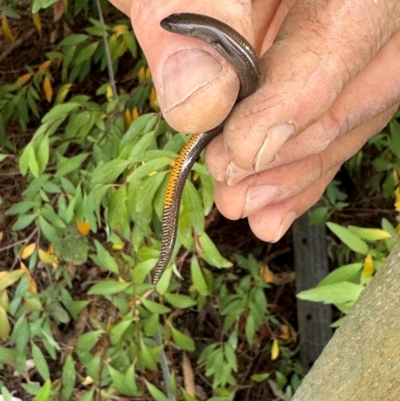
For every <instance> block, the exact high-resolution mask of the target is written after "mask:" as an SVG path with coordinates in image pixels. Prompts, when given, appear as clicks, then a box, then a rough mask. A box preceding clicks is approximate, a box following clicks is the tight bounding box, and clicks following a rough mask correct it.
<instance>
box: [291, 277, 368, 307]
mask: <svg viewBox="0 0 400 401" xmlns="http://www.w3.org/2000/svg"><path fill="white" fill-rule="evenodd" d="M364 288H365V287H364V286H362V285H359V284H354V283H349V282H347V281H345V282H343V283H336V284H328V285H323V286H321V287H316V288H312V289H310V290H306V291H302V292H300V293H299V294H297V298H299V299H302V300H305V301H312V302H323V303H325V304H342V303H347V302H355V301H356V300H357V299H358V297H359V296H360V294H361V292H362V290H363V289H364Z"/></svg>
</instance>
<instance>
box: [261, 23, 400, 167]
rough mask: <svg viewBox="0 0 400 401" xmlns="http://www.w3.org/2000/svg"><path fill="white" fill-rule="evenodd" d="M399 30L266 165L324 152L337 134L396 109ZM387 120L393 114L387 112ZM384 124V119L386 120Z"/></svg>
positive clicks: (399, 95)
mask: <svg viewBox="0 0 400 401" xmlns="http://www.w3.org/2000/svg"><path fill="white" fill-rule="evenodd" d="M399 49H400V31H398V32H396V33H395V34H394V35H393V36H392V37H391V38H390V39H389V41H388V42H387V43H386V44H385V45H384V46H383V47H382V48H381V49H380V50H379V52H378V53H377V54H376V55H375V57H374V58H373V59H372V60H371V61H370V62H369V63H368V65H367V66H366V67H365V69H364V70H363V71H362V72H361V73H360V74H359V75H357V76H356V77H355V79H354V80H353V81H352V82H350V83H349V85H347V87H346V88H345V89H344V90H343V92H342V93H341V94H340V96H339V97H338V99H337V100H336V101H335V102H334V104H333V106H332V107H331V108H330V109H329V110H328V112H327V113H325V115H324V116H323V117H322V118H321V119H320V120H318V121H317V122H316V123H314V124H313V125H311V126H310V127H309V128H308V129H306V130H305V131H304V132H302V133H301V134H300V135H299V136H297V137H295V138H293V139H291V140H288V141H287V142H286V143H285V144H284V145H283V146H282V147H281V148H280V149H279V151H278V153H277V154H276V156H275V159H274V160H273V161H272V162H271V163H270V164H268V166H267V168H271V167H276V166H279V165H281V164H286V163H290V162H292V161H295V160H299V159H302V158H305V157H307V156H309V155H311V154H313V153H318V152H321V151H322V150H323V149H325V148H326V147H327V146H328V145H329V144H330V143H331V142H332V141H334V140H335V139H336V138H337V137H338V136H340V135H343V134H344V133H345V132H348V131H351V130H352V129H354V128H355V127H356V126H357V125H359V124H360V122H363V121H367V120H369V119H371V118H373V117H375V116H377V115H379V114H382V111H383V110H389V109H390V110H393V113H394V112H395V111H396V109H397V107H393V106H394V105H396V104H397V103H399V102H400V90H399V88H400V75H399V73H398V72H399V70H400V57H399V55H400V54H399ZM385 115H386V116H387V117H385V119H386V118H387V120H389V119H390V117H391V115H390V113H385ZM383 123H384V121H383Z"/></svg>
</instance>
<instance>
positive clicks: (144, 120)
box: [120, 113, 158, 147]
mask: <svg viewBox="0 0 400 401" xmlns="http://www.w3.org/2000/svg"><path fill="white" fill-rule="evenodd" d="M157 120H158V116H157V114H155V113H149V114H143V115H142V116H140V117H139V118H138V119H137V120H135V121H134V122H133V123H132V124H131V125H130V127H129V128H128V130H127V131H126V132H125V134H124V136H123V137H122V139H121V144H120V146H122V147H123V146H125V145H126V144H127V143H128V142H130V141H131V140H132V139H133V138H135V137H136V136H138V135H140V134H147V133H148V132H149V131H150V130H151V129H152V128H153V127H154V125H155V124H156V122H157Z"/></svg>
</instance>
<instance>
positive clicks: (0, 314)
mask: <svg viewBox="0 0 400 401" xmlns="http://www.w3.org/2000/svg"><path fill="white" fill-rule="evenodd" d="M10 331H11V326H10V322H9V320H8V316H7V312H6V310H5V309H4V308H3V307H2V306H1V305H0V339H1V340H3V341H7V340H8V338H9V337H10Z"/></svg>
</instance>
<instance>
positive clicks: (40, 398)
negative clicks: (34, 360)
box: [33, 380, 51, 401]
mask: <svg viewBox="0 0 400 401" xmlns="http://www.w3.org/2000/svg"><path fill="white" fill-rule="evenodd" d="M50 392H51V381H50V380H46V381H45V383H44V385H43V387H41V389H40V391H39V392H38V395H37V396H36V397H35V398H34V400H33V401H49V400H50Z"/></svg>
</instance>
